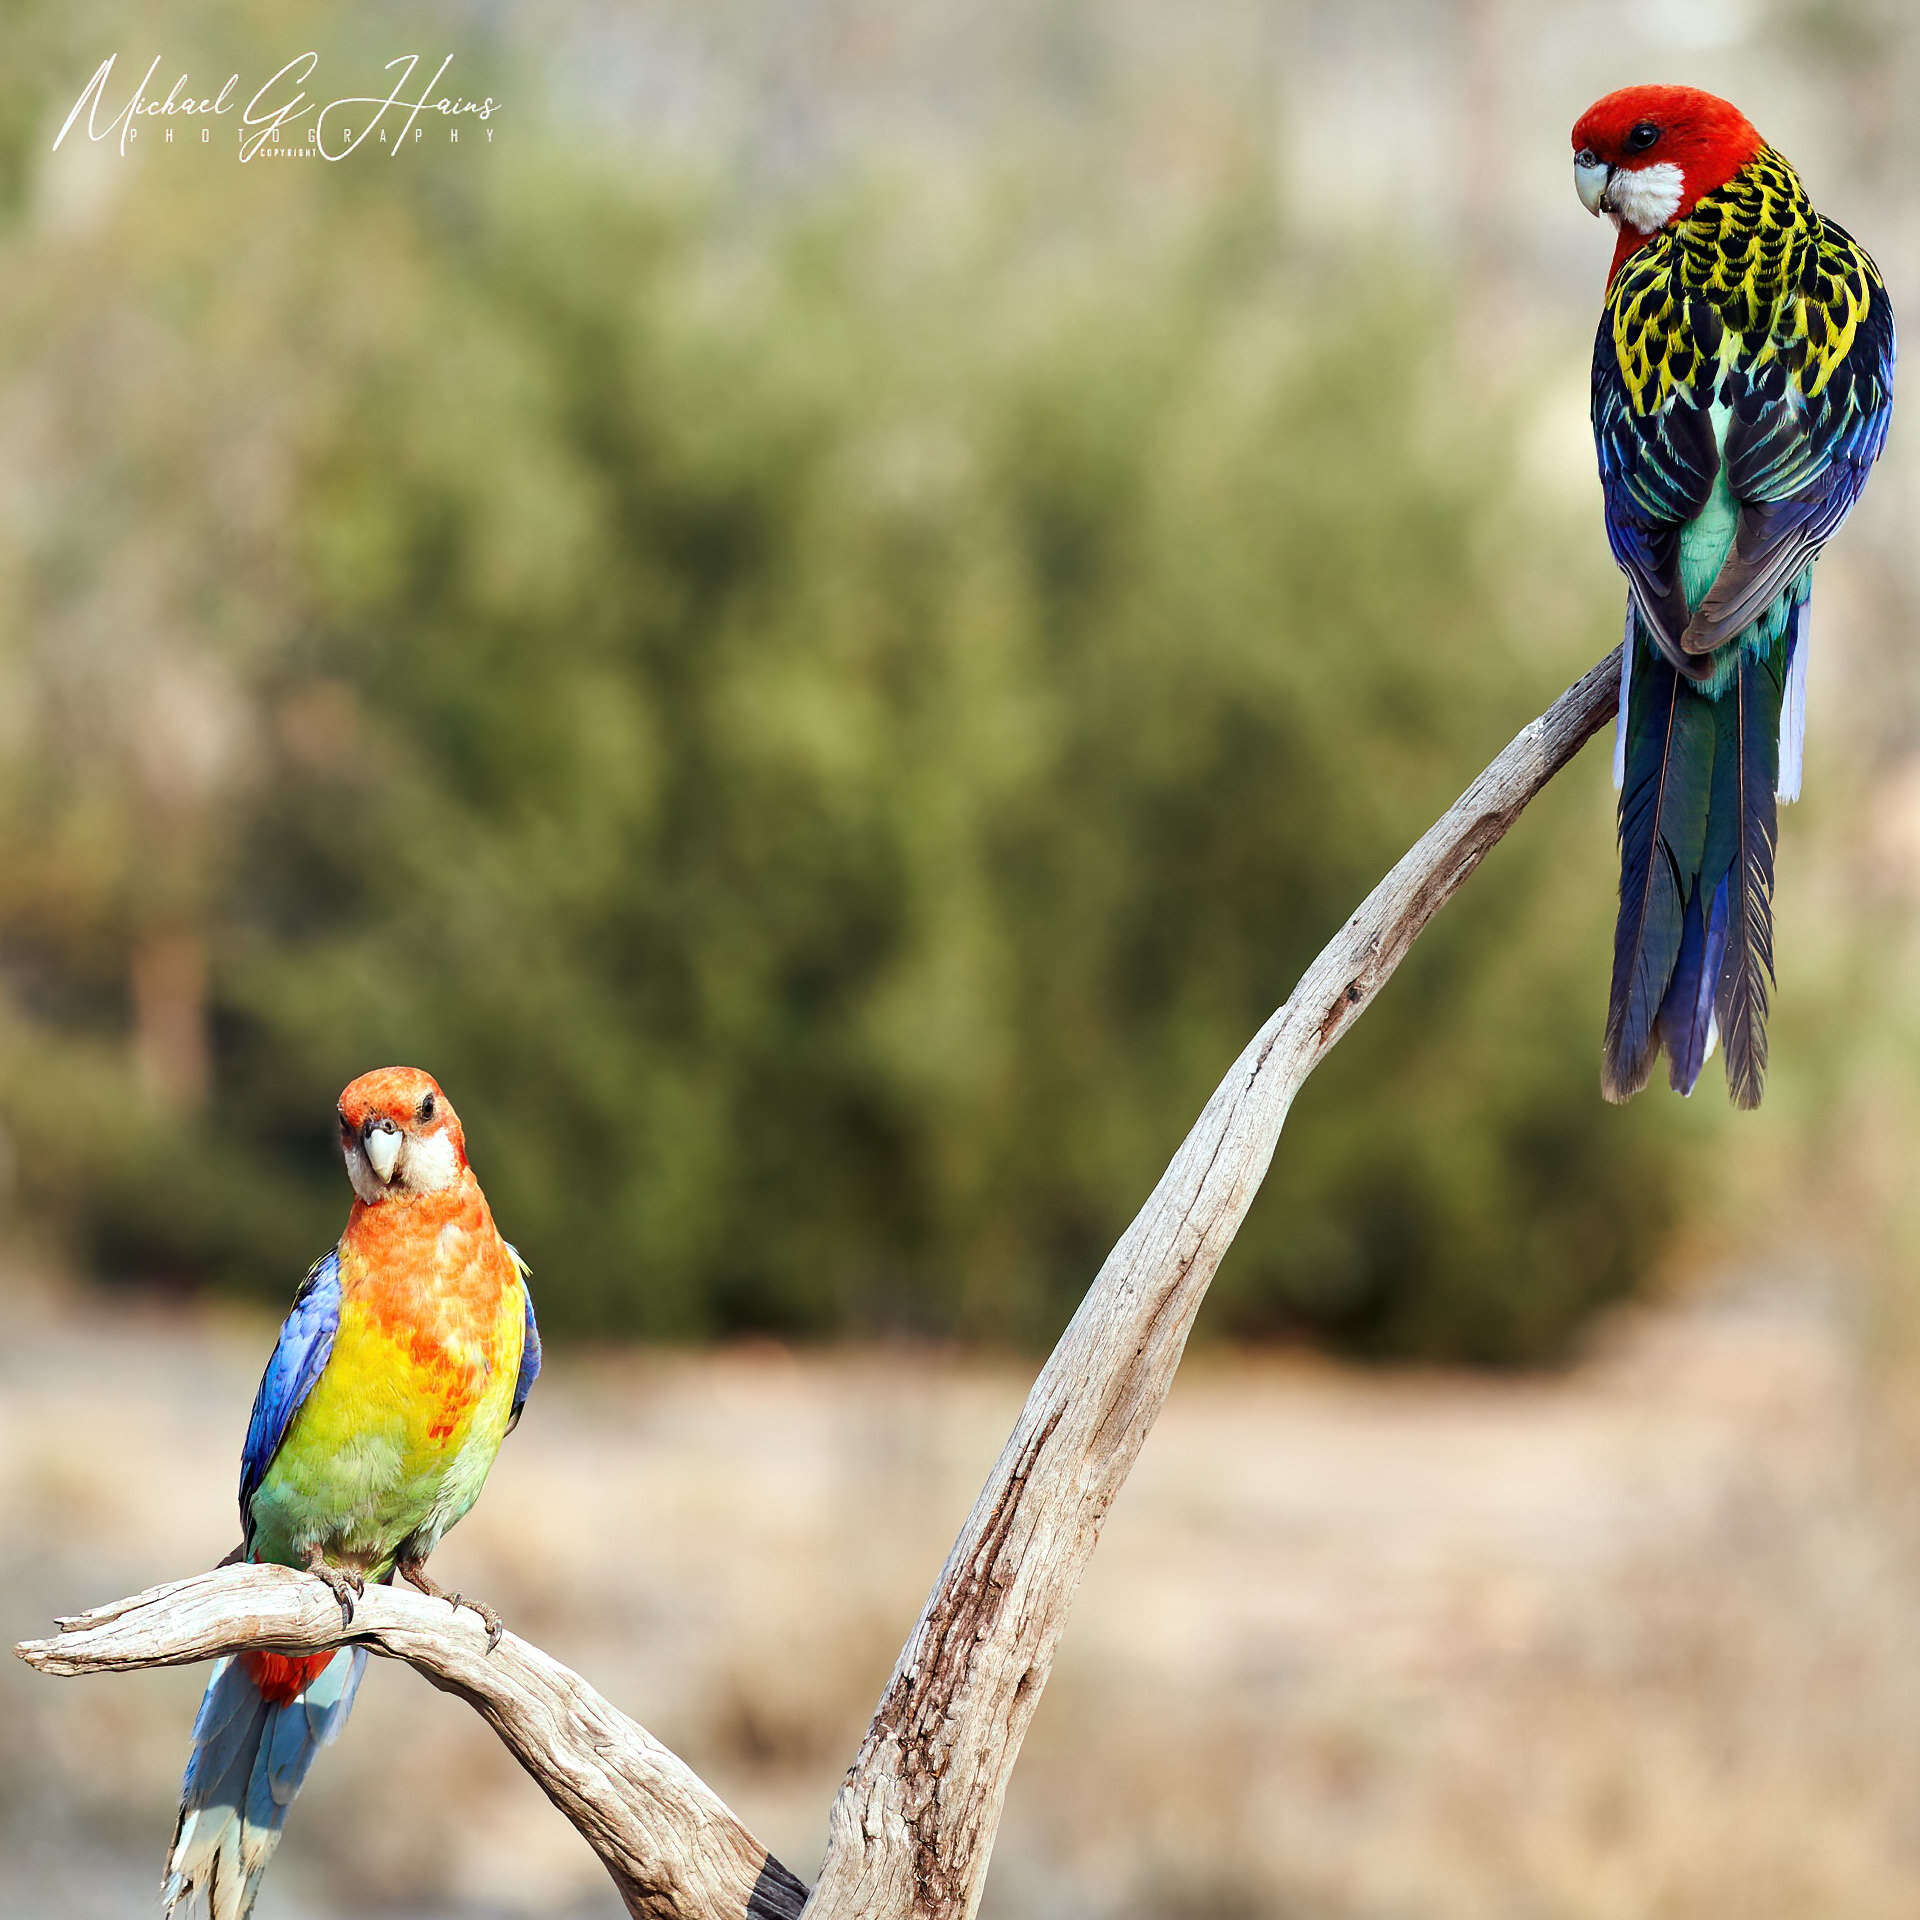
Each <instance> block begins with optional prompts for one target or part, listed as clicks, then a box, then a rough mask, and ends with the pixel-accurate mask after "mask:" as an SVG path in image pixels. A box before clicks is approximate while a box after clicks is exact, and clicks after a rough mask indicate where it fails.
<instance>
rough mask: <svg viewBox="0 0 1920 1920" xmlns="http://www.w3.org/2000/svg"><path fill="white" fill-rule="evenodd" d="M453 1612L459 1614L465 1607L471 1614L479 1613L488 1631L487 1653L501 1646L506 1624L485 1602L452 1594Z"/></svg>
mask: <svg viewBox="0 0 1920 1920" xmlns="http://www.w3.org/2000/svg"><path fill="white" fill-rule="evenodd" d="M448 1598H449V1599H450V1600H451V1601H452V1602H453V1610H454V1612H455V1613H458V1612H459V1611H460V1609H461V1608H462V1607H465V1608H466V1609H467V1611H468V1612H469V1613H477V1614H478V1615H479V1616H480V1618H481V1620H482V1622H483V1623H484V1624H485V1626H486V1629H487V1651H488V1652H489V1653H491V1652H492V1651H493V1650H494V1648H495V1647H497V1646H498V1645H499V1644H500V1639H501V1636H502V1635H503V1634H504V1633H505V1632H506V1630H507V1626H506V1622H505V1621H504V1620H502V1619H501V1618H500V1616H499V1614H498V1613H497V1612H496V1611H495V1610H494V1609H493V1608H492V1607H490V1606H488V1605H487V1603H486V1602H485V1601H484V1600H469V1599H468V1598H467V1596H466V1595H465V1594H464V1593H455V1594H450V1595H449V1596H448Z"/></svg>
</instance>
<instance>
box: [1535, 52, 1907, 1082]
mask: <svg viewBox="0 0 1920 1920" xmlns="http://www.w3.org/2000/svg"><path fill="white" fill-rule="evenodd" d="M1573 147H1574V161H1573V175H1574V185H1575V188H1576V189H1577V191H1578V192H1579V195H1580V198H1581V201H1582V202H1583V203H1584V204H1585V206H1586V207H1587V209H1588V211H1589V212H1591V213H1594V214H1601V213H1605V214H1608V215H1610V216H1611V217H1612V219H1613V222H1614V224H1615V226H1616V227H1617V228H1618V229H1619V240H1618V243H1617V244H1616V245H1615V247H1614V251H1613V267H1612V271H1611V273H1610V275H1609V277H1608V283H1607V294H1606V300H1605V302H1604V304H1603V306H1602V309H1601V316H1600V330H1599V335H1598V337H1597V339H1596V340H1595V342H1594V354H1593V434H1594V441H1595V444H1596V446H1597V448H1598V450H1599V456H1600V481H1601V487H1602V490H1603V493H1604V496H1605V503H1606V523H1607V540H1608V543H1609V544H1610V545H1611V547H1612V549H1613V557H1614V559H1615V560H1616V561H1617V562H1618V563H1619V565H1620V568H1621V571H1622V572H1623V573H1625V574H1626V576H1627V584H1628V595H1627V630H1626V644H1625V647H1624V649H1623V652H1622V656H1621V657H1622V662H1623V665H1622V671H1621V686H1620V719H1619V728H1618V733H1617V737H1616V743H1615V754H1614V775H1615V780H1616V783H1617V784H1618V785H1619V787H1620V918H1619V923H1618V926H1617V928H1616V930H1615V933H1614V951H1613V991H1612V997H1611V1001H1610V1003H1609V1005H1608V1009H1607V1032H1606V1043H1605V1066H1604V1070H1603V1080H1602V1084H1603V1086H1604V1088H1605V1091H1606V1094H1607V1096H1608V1098H1609V1099H1613V1100H1625V1099H1626V1098H1628V1097H1629V1096H1630V1095H1632V1094H1634V1093H1637V1092H1638V1091H1639V1090H1640V1089H1641V1088H1642V1087H1643V1086H1645V1085H1646V1083H1647V1078H1648V1076H1649V1074H1650V1073H1651V1072H1652V1070H1653V1063H1654V1058H1655V1056H1656V1055H1657V1054H1658V1053H1659V1051H1660V1049H1661V1047H1662V1046H1664V1047H1665V1048H1666V1051H1667V1063H1668V1078H1669V1080H1670V1082H1671V1084H1672V1085H1673V1087H1674V1088H1675V1089H1676V1090H1677V1091H1678V1092H1681V1093H1691V1092H1692V1091H1693V1085H1694V1082H1695V1081H1696V1080H1697V1079H1698V1078H1699V1075H1700V1069H1701V1067H1702V1066H1703V1065H1704V1064H1705V1063H1706V1060H1707V1057H1708V1056H1709V1054H1711V1053H1712V1051H1713V1047H1714V1043H1715V1041H1716V1039H1723V1040H1724V1041H1725V1043H1726V1049H1727V1086H1728V1090H1729V1092H1730V1093H1731V1094H1732V1096H1733V1100H1734V1103H1735V1105H1737V1106H1742V1107H1753V1106H1758V1105H1759V1103H1760V1093H1761V1087H1762V1083H1763V1081H1764V1078H1765V1074H1766V1066H1767V1036H1766V1018H1767V995H1768V990H1769V988H1770V986H1771V984H1772V979H1773V852H1774V832H1775V814H1774V802H1775V799H1776V797H1777V798H1779V799H1781V800H1792V799H1795V798H1797V797H1798V795H1799V791H1800V757H1801V740H1802V735H1803V728H1804V724H1805V716H1806V676H1807V645H1808V639H1807V615H1808V594H1809V592H1810V590H1811V586H1812V578H1813V563H1814V561H1815V560H1816V559H1817V558H1818V557H1819V554H1820V549H1821V548H1822V547H1823V546H1824V545H1825V544H1826V542H1827V540H1828V539H1829V538H1830V537H1831V535H1832V534H1833V532H1834V529H1835V528H1837V527H1838V526H1839V524H1840V522H1841V521H1842V520H1844V519H1845V518H1846V517H1847V513H1848V511H1849V510H1850V509H1851V508H1852V506H1853V503H1854V502H1855V501H1856V500H1857V499H1858V498H1859V497H1860V491H1861V488H1862V487H1863V486H1864V485H1865V484H1866V478H1867V470H1868V468H1869V467H1871V466H1872V464H1873V462H1874V460H1875V458H1876V457H1877V456H1878V454H1879V452H1880V449H1881V447H1882V446H1883V445H1884V444H1885V442H1886V437H1887V422H1888V417H1889V414H1890V412H1891V409H1892V405H1893V365H1894V331H1893V309H1892V307H1891V306H1890V305H1889V304H1888V300H1887V290H1886V287H1885V285H1884V284H1883V283H1882V281H1881V278H1880V273H1879V270H1878V269H1877V268H1876V267H1875V266H1874V264H1873V262H1872V261H1871V260H1870V259H1869V258H1868V257H1867V255H1866V253H1865V251H1864V250H1863V249H1862V248H1861V247H1860V246H1859V245H1858V244H1857V243H1856V242H1855V241H1854V240H1853V239H1852V238H1851V237H1850V236H1849V235H1847V234H1846V233H1845V232H1843V231H1842V230H1841V229H1840V228H1839V227H1837V226H1835V225H1834V223H1833V222H1832V221H1831V220H1828V219H1825V218H1824V217H1823V216H1822V215H1820V214H1819V213H1817V212H1815V210H1814V207H1813V203H1812V202H1811V201H1810V200H1809V199H1808V198H1807V195H1806V191H1805V189H1804V188H1803V187H1802V186H1801V184H1800V181H1799V177H1798V176H1797V175H1796V174H1795V173H1794V170H1793V169H1792V168H1791V167H1790V166H1789V165H1788V164H1787V163H1786V161H1785V160H1783V159H1782V158H1781V157H1780V155H1779V154H1777V153H1776V152H1774V150H1773V149H1772V148H1771V147H1769V146H1768V145H1767V144H1766V143H1765V142H1764V141H1763V140H1762V139H1761V138H1760V136H1759V134H1757V133H1756V132H1755V131H1754V130H1753V128H1752V126H1751V125H1749V123H1748V122H1747V120H1746V119H1745V117H1744V116H1743V115H1742V114H1741V113H1740V112H1739V111H1738V110H1737V109H1736V108H1734V107H1732V106H1729V105H1728V103H1727V102H1726V101H1724V100H1718V99H1715V98H1714V96H1713V95H1712V94H1708V93H1699V92H1696V91H1695V90H1693V89H1692V88H1690V87H1628V88H1626V89H1624V90H1623V91H1621V92H1619V93H1610V94H1608V95H1607V97H1606V98H1605V99H1604V100H1600V101H1598V102H1596V103H1595V104H1594V105H1593V106H1592V107H1590V108H1589V109H1588V110H1587V111H1586V112H1585V113H1584V114H1583V115H1581V117H1580V120H1579V122H1578V123H1577V124H1576V125H1575V127H1574V129H1573Z"/></svg>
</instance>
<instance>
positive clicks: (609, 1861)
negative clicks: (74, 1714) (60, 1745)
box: [14, 1566, 806, 1920]
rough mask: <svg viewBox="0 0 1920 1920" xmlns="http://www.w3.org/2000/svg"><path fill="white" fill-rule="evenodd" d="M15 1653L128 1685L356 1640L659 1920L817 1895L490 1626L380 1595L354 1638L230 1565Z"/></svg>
mask: <svg viewBox="0 0 1920 1920" xmlns="http://www.w3.org/2000/svg"><path fill="white" fill-rule="evenodd" d="M59 1624H60V1627H61V1629H62V1630H61V1631H60V1632H59V1633H58V1634H56V1635H55V1636H54V1637H53V1638H51V1639H48V1640H29V1641H26V1642H24V1643H23V1644H21V1645H20V1646H18V1647H16V1648H15V1649H14V1651H15V1652H16V1653H18V1654H19V1655H20V1657H21V1658H22V1659H23V1660H25V1661H26V1662H27V1663H28V1664H29V1665H30V1666H33V1667H37V1668H38V1669H39V1670H40V1671H41V1672H42V1673H53V1674H82V1673H124V1672H127V1671H129V1670H130V1669H133V1668H137V1667H170V1666H179V1665H182V1664H183V1663H185V1662H188V1661H193V1660H211V1659H215V1658H217V1657H218V1656H220V1655H221V1654H226V1653H237V1652H239V1651H241V1650H242V1649H243V1648H247V1647H265V1648H270V1649H272V1650H274V1651H276V1652H280V1653H317V1652H318V1651H319V1650H320V1649H321V1648H323V1647H331V1646H338V1645H341V1644H343V1643H345V1642H347V1641H353V1642H355V1643H357V1644H359V1645H362V1646H366V1647H370V1648H372V1650H373V1651H374V1652H375V1653H384V1654H388V1655H391V1656H392V1657H393V1658H394V1659H397V1660H404V1661H406V1662H407V1663H408V1664H409V1665H410V1666H413V1667H415V1668H417V1669H418V1670H419V1672H421V1673H422V1674H424V1675H425V1676H426V1678H427V1679H428V1680H430V1681H432V1683H433V1684H434V1685H435V1686H436V1687H439V1688H441V1689H442V1690H443V1691H445V1692H447V1693H453V1694H458V1695H459V1696H460V1698H461V1699H463V1700H464V1701H466V1703H467V1704H468V1705H469V1706H470V1707H472V1708H473V1709H474V1711H475V1712H476V1713H478V1714H479V1715H480V1717H481V1718H482V1719H483V1720H485V1721H486V1723H487V1724H488V1725H489V1726H490V1727H492V1729H493V1730H494V1732H495V1733H497V1734H498V1735H499V1736H500V1738H501V1739H502V1740H503V1741H504V1742H505V1743H506V1745H507V1747H508V1749H509V1750H510V1751H511V1752H512V1754H513V1756H514V1758H515V1759H516V1760H518V1761H519V1762H520V1764H521V1765H522V1766H523V1767H525V1768H526V1770H527V1771H528V1772H529V1773H530V1774H532V1775H533V1777H534V1779H535V1780H536V1781H538V1782H539V1784H540V1787H541V1789H542V1790H543V1791H544V1792H545V1794H546V1796H547V1798H548V1799H550V1800H551V1801H552V1802H553V1803H554V1805H555V1806H556V1807H558V1808H559V1809H560V1811H561V1812H562V1813H564V1814H565V1815H566V1816H567V1818H568V1819H569V1820H571V1821H572V1822H573V1824H574V1825H575V1826H576V1827H578V1828H579V1829H580V1831H581V1833H582V1834H583V1835H584V1836H585V1838H586V1841H587V1844H588V1845H589V1846H591V1847H592V1848H593V1850H594V1851H595V1852H596V1853H597V1854H599V1856H600V1858H601V1860H602V1861H603V1862H604V1863H605V1865H606V1869H607V1871H608V1873H610V1874H611V1875H612V1876H613V1882H614V1885H615V1886H616V1887H618V1888H619V1889H620V1895H621V1898H622V1899H623V1900H625V1902H626V1903H627V1910H628V1912H629V1913H633V1914H636V1915H641V1916H644V1920H791V1916H793V1915H796V1914H798V1913H799V1911H800V1906H801V1902H802V1901H803V1900H804V1899H805V1896H806V1889H805V1887H804V1886H803V1885H802V1884H801V1883H800V1881H798V1880H797V1879H795V1878H794V1876H793V1875H792V1874H790V1873H789V1872H788V1871H787V1870H786V1868H784V1867H783V1866H781V1865H780V1863H779V1862H778V1861H776V1860H773V1859H772V1858H771V1857H770V1856H769V1854H768V1853H767V1850H766V1848H765V1847H763V1846H762V1845H761V1844H760V1842H759V1841H758V1840H756V1839H755V1838H754V1837H753V1835H752V1834H750V1833H749V1832H748V1831H747V1829H746V1828H745V1827H744V1826H743V1825H742V1824H741V1823H740V1821H739V1820H738V1819H737V1818H736V1817H735V1815H734V1814H733V1812H732V1810H731V1809H730V1808H728V1807H727V1805H726V1804H725V1803H724V1802H723V1801H722V1800H721V1799H720V1798H719V1796H718V1795H717V1794H716V1793H714V1791H713V1789H712V1788H711V1787H709V1786H708V1785H707V1784H706V1783H705V1781H703V1780H702V1779H701V1778H700V1777H699V1776H698V1775H697V1774H696V1773H695V1772H694V1771H693V1770H692V1768H690V1767H689V1766H688V1765H687V1764H686V1763H685V1762H684V1761H683V1760H681V1759H679V1758H677V1757H676V1756H675V1755H674V1754H672V1753H670V1752H668V1750H667V1749H666V1748H665V1747H663V1746H662V1745H661V1744H660V1743H659V1741H657V1740H656V1739H654V1737H653V1736H652V1735H651V1734H650V1733H648V1732H647V1730H646V1729H645V1728H644V1727H642V1726H640V1725H638V1724H637V1723H636V1722H634V1721H632V1720H630V1719H628V1718H627V1716H626V1715H625V1714H624V1713H622V1712H620V1710H619V1709H618V1708H617V1707H614V1706H613V1705H611V1704H610V1703H609V1702H608V1701H607V1700H605V1699H604V1698H603V1697H602V1696H601V1695H600V1694H598V1693H596V1692H595V1691H594V1689H593V1688H592V1687H590V1686H588V1685H587V1683H586V1682H585V1681H584V1680H582V1679H581V1678H580V1676H579V1675H578V1674H576V1673H572V1672H570V1671H569V1670H568V1669H567V1668H565V1667H563V1666H562V1665H561V1664H560V1663H559V1661H557V1660H555V1659H552V1658H551V1657H550V1656H548V1655H547V1654H544V1653H542V1652H541V1651H540V1649H539V1648H538V1647H533V1646H529V1645H528V1644H527V1643H526V1642H525V1641H524V1640H520V1639H517V1638H516V1637H515V1636H514V1635H512V1634H507V1635H506V1636H505V1637H504V1638H503V1639H502V1640H501V1642H500V1644H499V1646H498V1647H497V1648H495V1649H494V1651H493V1652H492V1653H488V1651H487V1635H486V1629H485V1627H484V1626H483V1625H482V1624H481V1622H480V1619H479V1616H478V1615H476V1614H474V1613H470V1612H464V1611H463V1612H460V1613H458V1614H456V1613H455V1612H454V1611H453V1610H452V1609H451V1608H450V1607H449V1606H448V1605H447V1604H446V1602H445V1601H443V1600H433V1599H429V1598H428V1597H427V1596H426V1595H425V1594H423V1593H413V1592H411V1591H407V1590H404V1589H399V1588H394V1587H369V1588H368V1589H367V1591H366V1593H365V1594H364V1595H363V1596H362V1597H361V1599H360V1601H359V1603H358V1604H357V1606H356V1608H355V1610H354V1618H353V1624H352V1626H351V1627H347V1626H345V1625H344V1624H343V1623H342V1621H341V1618H340V1608H339V1605H338V1604H337V1603H336V1601H335V1600H334V1598H333V1595H332V1594H331V1593H330V1592H329V1591H328V1590H327V1588H326V1587H325V1586H323V1585H322V1584H321V1583H320V1582H319V1581H318V1580H316V1579H314V1578H312V1577H311V1576H310V1575H308V1574H304V1573H296V1572H294V1571H293V1570H292V1569H291V1568H289V1567H260V1566H229V1567H221V1568H217V1569H215V1570H214V1571H213V1572H211V1573H202V1574H196V1575H195V1576H194V1577H193V1578H192V1579H190V1580H175V1581H173V1582H171V1583H170V1584H168V1585H166V1586H163V1587H154V1588H151V1589H150V1590H149V1591H147V1592H146V1593H141V1594H135V1595H134V1596H133V1597H132V1598H131V1599H126V1600H116V1601H114V1602H113V1603H112V1604H111V1605H109V1606H104V1607H97V1608H95V1609H94V1611H93V1612H91V1613H83V1614H81V1615H79V1616H78V1617H77V1618H74V1619H70V1620H62V1621H61V1622H60V1623H59Z"/></svg>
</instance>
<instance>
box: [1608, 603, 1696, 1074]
mask: <svg viewBox="0 0 1920 1920" xmlns="http://www.w3.org/2000/svg"><path fill="white" fill-rule="evenodd" d="M1636 624H1637V623H1636ZM1633 645H1634V647H1635V649H1636V657H1635V659H1634V662H1633V668H1632V673H1631V677H1630V679H1629V680H1628V686H1627V700H1628V713H1627V733H1626V754H1625V768H1624V772H1625V779H1624V781H1623V783H1622V785H1621V789H1620V916H1619V919H1618V921H1617V922H1616V923H1615V927H1614V939H1613V986H1612V992H1611V995H1610V997H1609V1001H1608V1006H1607V1033H1606V1043H1605V1064H1604V1069H1603V1073H1602V1080H1601V1085H1602V1088H1603V1090H1604V1091H1605V1093H1606V1095H1607V1098H1608V1099H1610V1100H1625V1099H1628V1098H1629V1097H1630V1096H1631V1095H1633V1094H1636V1093H1638V1092H1639V1091H1640V1089H1641V1088H1642V1087H1644V1086H1645V1085H1646V1084H1647V1077H1648V1075H1649V1074H1650V1073H1651V1072H1652V1070H1653V1061H1654V1056H1655V1055H1656V1054H1657V1053H1658V1052H1659V1049H1660V1031H1659V1027H1658V1021H1659V1018H1660V1010H1661V1007H1662V1005H1663V1003H1664V1002H1665V1000H1666V997H1667V989H1668V987H1669V985H1670V984H1671V982H1672V979H1673V973H1674V966H1675V963H1676V962H1677V960H1678V959H1679V955H1680V947H1681V940H1682V937H1683V934H1684V932H1685V923H1686V911H1687V900H1688V896H1689V894H1690V893H1691V891H1692V889H1693V885H1694V882H1695V880H1696V879H1697V877H1698V875H1699V872H1700V861H1701V855H1702V853H1703V851H1704V849H1705V843H1706V834H1707V814H1708V802H1709V799H1710V796H1711V789H1712V780H1713V763H1714V743H1715V733H1716V727H1715V720H1714V712H1713V703H1712V702H1711V701H1709V700H1707V699H1705V698H1704V697H1703V696H1701V695H1700V694H1699V693H1697V692H1695V691H1694V689H1693V688H1692V687H1691V686H1689V685H1688V684H1687V683H1686V682H1685V681H1684V680H1683V678H1682V677H1681V675H1680V674H1678V673H1677V672H1675V670H1674V668H1673V667H1672V666H1671V664H1669V662H1668V661H1667V660H1666V659H1665V658H1664V657H1663V656H1661V655H1660V654H1658V653H1657V652H1655V651H1654V649H1653V647H1652V646H1651V644H1650V643H1649V642H1648V641H1647V640H1646V639H1645V637H1644V635H1642V634H1639V633H1637V632H1636V635H1635V638H1634V642H1633Z"/></svg>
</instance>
